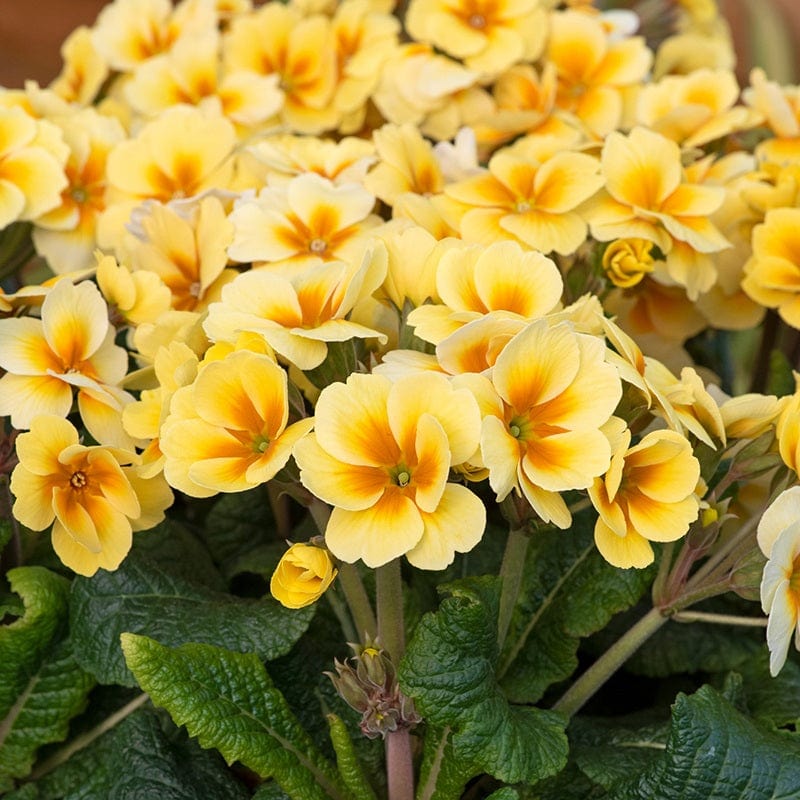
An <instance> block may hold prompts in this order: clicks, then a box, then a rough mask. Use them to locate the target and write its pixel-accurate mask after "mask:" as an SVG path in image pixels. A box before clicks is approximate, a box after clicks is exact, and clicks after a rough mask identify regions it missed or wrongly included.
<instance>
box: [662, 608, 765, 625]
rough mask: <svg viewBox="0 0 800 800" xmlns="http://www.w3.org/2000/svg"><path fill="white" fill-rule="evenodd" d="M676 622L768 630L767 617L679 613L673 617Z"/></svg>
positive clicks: (700, 612)
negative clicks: (706, 623)
mask: <svg viewBox="0 0 800 800" xmlns="http://www.w3.org/2000/svg"><path fill="white" fill-rule="evenodd" d="M672 619H674V620H675V621H676V622H711V623H714V624H715V625H741V626H742V627H745V628H766V627H767V621H768V620H767V618H766V617H739V616H735V615H733V614H712V613H710V612H707V611H678V612H677V613H675V614H673V615H672Z"/></svg>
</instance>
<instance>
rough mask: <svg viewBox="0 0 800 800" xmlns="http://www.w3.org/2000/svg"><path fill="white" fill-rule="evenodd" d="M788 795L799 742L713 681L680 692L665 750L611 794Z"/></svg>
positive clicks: (797, 769) (640, 799) (634, 798)
mask: <svg viewBox="0 0 800 800" xmlns="http://www.w3.org/2000/svg"><path fill="white" fill-rule="evenodd" d="M654 797H658V798H659V800H741V798H747V800H768V799H770V800H778V798H783V799H784V800H790V798H796V797H800V744H798V743H797V742H794V741H792V740H790V739H788V738H787V737H785V736H781V735H780V734H777V733H773V732H770V731H766V730H764V729H762V728H760V727H758V726H757V725H756V724H755V723H753V722H752V721H751V720H749V719H748V718H747V717H745V716H744V715H743V714H741V713H740V712H738V711H737V710H736V709H735V708H734V707H733V706H732V705H731V704H730V703H729V702H728V701H727V700H725V699H724V698H723V697H722V696H721V695H720V694H718V693H717V692H716V691H714V689H712V688H711V687H710V686H703V687H702V688H700V689H699V690H698V691H697V692H696V693H695V694H694V695H692V696H691V697H687V696H686V695H683V694H680V695H678V698H677V699H676V701H675V705H674V707H673V711H672V727H671V729H670V736H669V740H668V741H667V747H666V750H665V751H664V753H663V755H662V756H661V757H660V758H659V759H657V760H656V761H655V762H654V763H653V764H652V765H651V766H650V767H649V768H648V769H647V770H646V771H645V772H644V773H643V774H642V775H640V776H638V777H636V778H634V779H633V780H632V781H631V782H630V783H628V784H626V785H625V786H622V787H619V788H618V789H616V790H615V791H613V792H612V793H611V794H610V795H609V800H652V798H654Z"/></svg>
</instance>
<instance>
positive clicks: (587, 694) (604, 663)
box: [553, 608, 669, 717]
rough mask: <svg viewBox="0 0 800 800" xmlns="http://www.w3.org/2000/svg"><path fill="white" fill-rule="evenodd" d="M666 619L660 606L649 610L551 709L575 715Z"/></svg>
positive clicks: (567, 714) (569, 715) (568, 715)
mask: <svg viewBox="0 0 800 800" xmlns="http://www.w3.org/2000/svg"><path fill="white" fill-rule="evenodd" d="M668 619H669V617H666V616H664V614H663V613H662V611H661V609H659V608H653V609H651V610H650V611H649V612H648V613H647V614H645V615H644V616H643V617H642V618H641V619H640V620H639V621H638V622H637V623H636V624H635V625H634V626H633V627H632V628H630V629H629V630H628V631H627V632H626V633H625V634H624V635H623V636H622V637H621V638H620V639H618V640H617V641H616V642H615V643H614V644H613V645H612V646H611V647H609V649H608V650H606V652H605V653H603V655H602V656H600V658H598V659H597V661H595V662H594V664H592V666H591V667H589V669H587V670H586V672H584V673H583V675H581V676H580V678H578V680H577V681H575V683H573V684H572V686H570V688H569V689H568V690H567V691H566V692H565V694H564V695H563V696H562V697H561V699H560V700H558V702H557V703H556V704H555V705H554V706H553V709H554V710H555V711H560V712H561V713H562V714H566V716H567V717H571V716H573V715H574V714H576V713H577V712H578V711H579V710H580V709H581V708H583V706H584V705H585V704H586V703H587V702H588V701H589V700H590V699H591V697H592V696H593V695H594V693H595V692H596V691H597V690H598V689H599V688H600V687H601V686H602V685H603V684H604V683H605V682H606V681H607V680H608V679H609V678H610V677H611V676H612V675H613V674H614V673H615V672H616V671H617V670H618V669H619V668H620V667H621V666H622V665H623V664H624V663H625V662H626V661H627V660H628V659H629V658H630V657H631V656H632V655H633V654H634V653H635V652H636V651H637V650H638V649H639V648H640V647H641V646H642V645H643V644H644V643H645V642H646V641H647V640H648V639H649V638H650V637H651V636H652V635H653V634H654V633H655V632H656V631H657V630H658V629H659V628H660V627H661V626H662V625H664V623H665V622H667V620H668Z"/></svg>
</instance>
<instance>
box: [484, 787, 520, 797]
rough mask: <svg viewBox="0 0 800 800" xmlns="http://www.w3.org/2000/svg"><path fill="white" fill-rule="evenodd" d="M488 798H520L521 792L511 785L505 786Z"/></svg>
mask: <svg viewBox="0 0 800 800" xmlns="http://www.w3.org/2000/svg"><path fill="white" fill-rule="evenodd" d="M486 800H519V792H518V791H517V790H516V789H512V788H511V787H510V786H504V787H503V788H502V789H498V790H497V791H496V792H492V793H491V794H490V795H489V796H488V797H487V798H486Z"/></svg>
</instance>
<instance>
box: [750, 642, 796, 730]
mask: <svg viewBox="0 0 800 800" xmlns="http://www.w3.org/2000/svg"><path fill="white" fill-rule="evenodd" d="M736 672H738V673H739V675H741V677H742V683H743V688H744V694H745V698H746V700H747V707H748V709H749V711H750V714H751V715H752V716H753V717H754V718H755V719H757V720H759V721H762V722H766V723H768V724H770V725H774V726H775V727H776V728H781V727H784V726H787V725H794V726H795V727H797V726H798V723H800V666H798V665H797V664H796V663H795V662H794V661H792V660H788V661H787V662H786V663H785V664H784V665H783V669H782V670H781V671H780V673H779V674H778V675H777V676H776V677H775V678H773V677H772V676H771V675H770V674H769V653H768V652H767V651H766V650H764V651H763V652H760V653H757V654H756V655H755V656H753V657H752V658H750V659H748V660H747V661H745V662H744V663H742V664H740V665H739V666H738V667H737V668H736Z"/></svg>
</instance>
